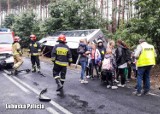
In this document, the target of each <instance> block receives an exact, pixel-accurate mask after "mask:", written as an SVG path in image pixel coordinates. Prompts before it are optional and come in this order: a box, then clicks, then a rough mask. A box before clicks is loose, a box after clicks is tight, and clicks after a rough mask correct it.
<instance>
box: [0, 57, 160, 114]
mask: <svg viewBox="0 0 160 114" xmlns="http://www.w3.org/2000/svg"><path fill="white" fill-rule="evenodd" d="M41 67H42V68H41V71H42V72H43V74H44V75H45V76H46V77H43V76H41V75H39V74H38V73H32V72H30V73H28V74H27V73H25V72H23V73H20V74H19V75H18V76H16V77H15V76H8V75H7V74H6V72H4V71H0V81H1V82H0V87H1V90H0V92H1V93H0V102H1V103H0V114H160V108H159V107H160V96H159V95H154V94H153V95H148V96H141V97H137V96H133V95H132V92H133V91H134V89H132V88H127V87H125V88H118V89H117V90H111V89H107V88H106V86H105V85H103V84H102V83H101V82H100V80H98V79H95V80H90V79H89V80H88V81H89V83H88V84H81V83H80V82H79V77H80V71H79V70H77V69H68V71H67V78H66V82H65V85H64V96H63V97H62V96H58V95H57V92H56V91H55V90H56V84H55V80H54V78H53V77H52V67H53V65H52V64H49V63H44V62H41ZM24 68H31V64H30V60H29V59H27V58H26V59H25V62H24V64H23V66H22V67H21V69H24ZM7 70H8V71H9V69H7ZM44 88H47V90H48V92H47V93H45V96H46V97H48V98H50V99H52V100H51V101H50V102H40V101H39V99H38V95H39V93H40V91H41V90H43V89H44ZM15 105H20V106H26V107H27V106H28V107H27V108H24V107H19V108H18V109H13V107H11V106H15ZM23 108H24V109H23Z"/></svg>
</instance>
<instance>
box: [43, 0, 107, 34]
mask: <svg viewBox="0 0 160 114" xmlns="http://www.w3.org/2000/svg"><path fill="white" fill-rule="evenodd" d="M84 1H85V0H81V1H79V2H78V1H75V0H70V1H68V0H60V1H57V2H56V3H53V4H51V5H50V15H51V17H50V18H49V19H47V20H46V21H45V23H44V25H43V30H44V31H45V32H48V34H51V33H53V32H54V31H58V30H73V29H94V28H99V25H101V22H104V21H103V19H102V20H100V18H101V16H100V14H99V12H98V11H97V9H95V7H94V3H93V5H91V4H90V7H88V4H85V2H84ZM105 25H106V24H105ZM103 26H104V25H103Z"/></svg>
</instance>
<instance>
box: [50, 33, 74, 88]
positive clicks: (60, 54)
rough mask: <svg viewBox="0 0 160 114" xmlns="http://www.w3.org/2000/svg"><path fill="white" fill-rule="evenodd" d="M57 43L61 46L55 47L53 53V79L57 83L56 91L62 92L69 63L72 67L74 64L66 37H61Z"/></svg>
mask: <svg viewBox="0 0 160 114" xmlns="http://www.w3.org/2000/svg"><path fill="white" fill-rule="evenodd" d="M57 42H59V44H57V45H55V46H54V48H53V50H52V53H51V58H52V62H53V63H54V67H53V77H54V78H55V80H56V83H57V90H56V91H60V90H61V89H62V88H63V84H64V81H65V77H66V76H65V75H66V72H67V65H68V63H69V65H70V63H71V62H72V55H71V51H70V49H69V47H68V46H67V45H66V43H67V42H66V37H65V35H60V36H59V37H58V40H57Z"/></svg>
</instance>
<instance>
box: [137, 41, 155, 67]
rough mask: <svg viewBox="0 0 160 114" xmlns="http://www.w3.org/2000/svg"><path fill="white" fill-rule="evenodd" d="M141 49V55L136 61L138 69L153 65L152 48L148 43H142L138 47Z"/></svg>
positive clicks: (153, 52) (153, 53) (153, 55)
mask: <svg viewBox="0 0 160 114" xmlns="http://www.w3.org/2000/svg"><path fill="white" fill-rule="evenodd" d="M140 46H141V47H142V51H141V54H140V56H139V58H138V61H137V66H138V67H143V66H149V65H155V50H154V46H153V45H150V44H148V43H142V44H141V45H140Z"/></svg>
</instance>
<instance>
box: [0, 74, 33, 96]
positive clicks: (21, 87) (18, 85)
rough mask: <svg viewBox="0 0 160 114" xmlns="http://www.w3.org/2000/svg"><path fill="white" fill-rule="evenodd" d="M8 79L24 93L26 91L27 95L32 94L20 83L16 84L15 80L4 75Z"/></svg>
mask: <svg viewBox="0 0 160 114" xmlns="http://www.w3.org/2000/svg"><path fill="white" fill-rule="evenodd" d="M2 74H3V75H4V76H5V77H6V78H8V79H9V80H10V81H11V82H12V83H14V84H15V85H16V86H17V87H19V88H20V89H21V90H22V91H24V92H25V93H27V94H30V91H29V90H28V89H27V88H25V87H23V86H22V85H20V84H19V83H18V82H16V81H15V80H13V79H12V78H11V77H9V76H8V75H7V74H5V73H2Z"/></svg>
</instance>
